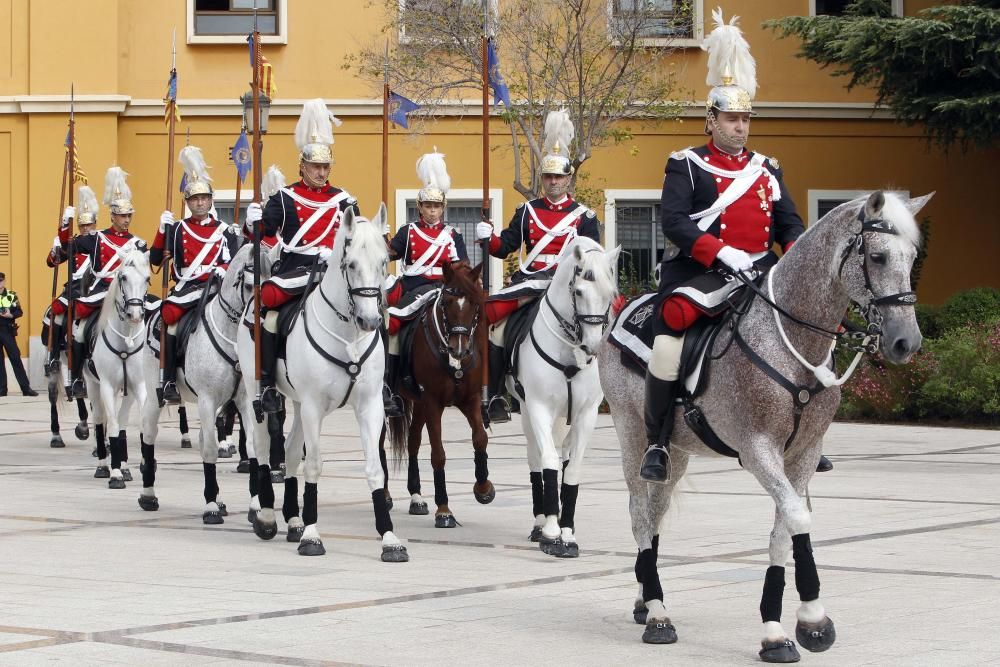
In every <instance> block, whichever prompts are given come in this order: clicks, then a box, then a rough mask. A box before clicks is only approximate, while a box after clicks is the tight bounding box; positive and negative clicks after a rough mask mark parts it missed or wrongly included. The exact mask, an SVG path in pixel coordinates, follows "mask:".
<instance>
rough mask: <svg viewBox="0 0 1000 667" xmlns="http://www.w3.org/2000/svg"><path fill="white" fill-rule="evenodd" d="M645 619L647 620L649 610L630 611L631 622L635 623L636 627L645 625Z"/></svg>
mask: <svg viewBox="0 0 1000 667" xmlns="http://www.w3.org/2000/svg"><path fill="white" fill-rule="evenodd" d="M647 618H649V610H648V609H646V608H645V607H636V608H635V609H633V610H632V620H633V621H635V624H636V625H646V619H647Z"/></svg>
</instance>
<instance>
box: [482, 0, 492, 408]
mask: <svg viewBox="0 0 1000 667" xmlns="http://www.w3.org/2000/svg"><path fill="white" fill-rule="evenodd" d="M489 34H490V14H489V5H488V0H483V44H482V54H481V55H482V60H483V72H482V74H483V209H482V216H483V217H482V220H483V222H491V221H492V217H491V215H490V92H489V91H490V85H489V80H490V65H489ZM481 247H482V256H483V270H482V272H481V273H480V275H481V276H482V279H483V289H484V291H485V292H486V293H487V294H489V293H490V239H483V240H482V246H481ZM480 359H481V360H482V367H483V374H482V393H481V396H480V403H481V407H482V413H483V421H487V420H488V417H487V415H488V411H489V410H488V408H489V400H490V398H489V377H490V370H489V354H487V350H481V355H480Z"/></svg>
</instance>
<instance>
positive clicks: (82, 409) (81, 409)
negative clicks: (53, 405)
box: [76, 398, 90, 422]
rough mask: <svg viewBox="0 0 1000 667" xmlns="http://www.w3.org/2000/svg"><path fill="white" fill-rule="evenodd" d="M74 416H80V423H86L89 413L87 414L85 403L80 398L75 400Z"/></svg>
mask: <svg viewBox="0 0 1000 667" xmlns="http://www.w3.org/2000/svg"><path fill="white" fill-rule="evenodd" d="M76 414H77V415H79V416H80V421H82V422H85V421H87V417H89V416H90V413H89V412H87V403H86V401H84V400H83V399H82V398H78V399H76Z"/></svg>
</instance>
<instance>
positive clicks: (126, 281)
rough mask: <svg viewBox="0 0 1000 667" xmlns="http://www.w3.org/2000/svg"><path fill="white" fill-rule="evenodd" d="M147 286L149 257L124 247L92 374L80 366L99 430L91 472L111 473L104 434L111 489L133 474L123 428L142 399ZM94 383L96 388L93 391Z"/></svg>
mask: <svg viewBox="0 0 1000 667" xmlns="http://www.w3.org/2000/svg"><path fill="white" fill-rule="evenodd" d="M148 289H149V256H148V255H147V254H146V252H144V251H142V250H136V249H132V250H128V251H126V252H125V256H124V257H123V258H122V262H121V264H120V266H119V268H118V270H117V271H116V272H115V276H114V278H113V279H112V281H111V285H110V286H109V287H108V292H107V294H106V295H105V296H104V301H103V302H102V304H101V312H100V313H99V314H98V316H97V317H98V320H97V322H96V323H95V326H94V351H93V352H92V353H91V360H92V362H93V371H96V375H95V374H94V372H93V371H92V370H91V367H90V365H89V364H85V365H84V378H85V379H86V382H87V393H88V395H89V396H90V397H91V407H92V408H93V412H94V415H93V416H94V425H95V431H96V432H97V450H98V468H97V472H96V473H95V475H94V476H95V477H107V476H109V475H108V474H106V472H107V459H106V458H105V452H104V442H103V440H104V434H107V438H108V445H109V447H110V449H111V470H110V479H108V487H109V488H112V489H124V488H125V482H127V481H131V479H132V473H131V472H130V471H129V469H128V466H127V463H128V448H127V444H126V434H125V431H126V426H127V425H128V412H129V409H130V408H131V406H132V403H133V401H137V402H138V404H139V406H140V410H141V409H142V405H143V404H144V403H145V401H146V384H145V382H144V381H143V377H142V355H141V354H140V352H141V351H142V348H143V346H144V344H145V331H146V329H145V322H144V318H143V314H144V305H145V302H146V291H147V290H148ZM95 388H97V389H98V390H99V391H97V392H95V391H93V390H94V389H95ZM119 395H121V400H119ZM123 464H125V465H123Z"/></svg>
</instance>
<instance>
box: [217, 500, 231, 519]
mask: <svg viewBox="0 0 1000 667" xmlns="http://www.w3.org/2000/svg"><path fill="white" fill-rule="evenodd" d="M216 504H217V505H218V506H219V516H229V510H227V509H226V503H216Z"/></svg>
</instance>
